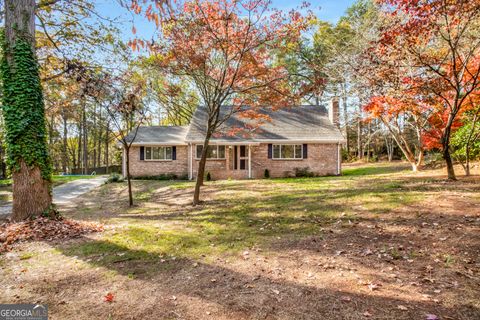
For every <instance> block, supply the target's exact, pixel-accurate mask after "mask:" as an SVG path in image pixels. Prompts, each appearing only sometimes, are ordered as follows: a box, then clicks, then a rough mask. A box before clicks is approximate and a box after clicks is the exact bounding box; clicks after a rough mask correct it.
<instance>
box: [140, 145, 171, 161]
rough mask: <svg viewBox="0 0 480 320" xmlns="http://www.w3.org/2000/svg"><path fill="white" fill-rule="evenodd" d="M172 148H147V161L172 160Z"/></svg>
mask: <svg viewBox="0 0 480 320" xmlns="http://www.w3.org/2000/svg"><path fill="white" fill-rule="evenodd" d="M172 154H173V152H172V147H145V160H172Z"/></svg>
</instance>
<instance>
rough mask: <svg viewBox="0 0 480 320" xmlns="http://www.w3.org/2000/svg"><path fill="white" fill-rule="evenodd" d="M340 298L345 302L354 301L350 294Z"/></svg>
mask: <svg viewBox="0 0 480 320" xmlns="http://www.w3.org/2000/svg"><path fill="white" fill-rule="evenodd" d="M340 300H341V301H343V302H350V301H352V298H350V297H348V296H342V297H340Z"/></svg>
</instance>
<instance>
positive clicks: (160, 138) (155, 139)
mask: <svg viewBox="0 0 480 320" xmlns="http://www.w3.org/2000/svg"><path fill="white" fill-rule="evenodd" d="M187 131H188V126H148V127H147V126H146V127H139V128H138V131H137V136H136V137H135V141H134V144H177V145H178V144H185V137H186V135H187ZM133 135H134V133H133V132H130V133H129V134H128V136H127V139H128V140H127V141H130V139H132V138H133Z"/></svg>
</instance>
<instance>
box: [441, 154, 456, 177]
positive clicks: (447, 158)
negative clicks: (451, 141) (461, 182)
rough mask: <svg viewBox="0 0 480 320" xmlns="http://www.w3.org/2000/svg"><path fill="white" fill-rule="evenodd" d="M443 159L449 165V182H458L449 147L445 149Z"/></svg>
mask: <svg viewBox="0 0 480 320" xmlns="http://www.w3.org/2000/svg"><path fill="white" fill-rule="evenodd" d="M443 159H444V160H445V163H446V164H447V176H448V180H457V177H456V176H455V170H454V169H453V161H452V157H451V156H450V150H448V147H446V148H445V147H444V149H443Z"/></svg>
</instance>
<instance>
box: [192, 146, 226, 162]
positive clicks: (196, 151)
mask: <svg viewBox="0 0 480 320" xmlns="http://www.w3.org/2000/svg"><path fill="white" fill-rule="evenodd" d="M198 147H202V149H203V144H196V145H195V160H200V159H201V157H202V154H201V153H200V154H198ZM212 147H213V148H216V149H217V153H216V154H217V157H216V158H210V157H208V155H207V160H226V159H227V146H226V145H223V144H214V145H209V146H208V148H212ZM220 147H223V150H224V151H223V158H219V157H218V155H219V154H220V151H219V148H220Z"/></svg>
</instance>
